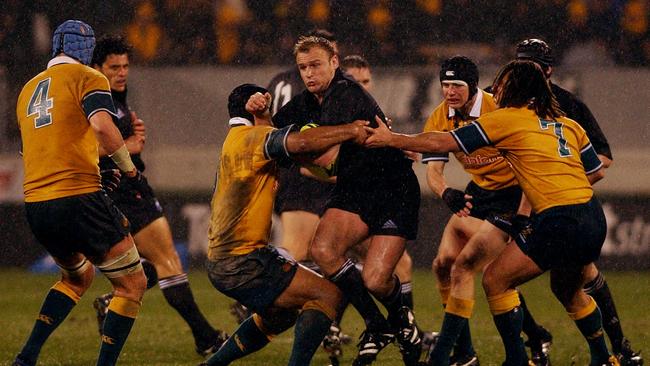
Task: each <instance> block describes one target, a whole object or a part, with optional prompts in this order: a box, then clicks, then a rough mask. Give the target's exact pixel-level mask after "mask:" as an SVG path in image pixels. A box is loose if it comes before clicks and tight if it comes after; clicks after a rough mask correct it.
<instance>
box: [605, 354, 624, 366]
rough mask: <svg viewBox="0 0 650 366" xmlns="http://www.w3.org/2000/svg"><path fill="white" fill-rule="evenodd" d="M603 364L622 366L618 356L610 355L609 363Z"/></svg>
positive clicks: (606, 365)
mask: <svg viewBox="0 0 650 366" xmlns="http://www.w3.org/2000/svg"><path fill="white" fill-rule="evenodd" d="M602 366H621V363H619V362H618V358H616V356H609V360H607V363H604V364H603V365H602Z"/></svg>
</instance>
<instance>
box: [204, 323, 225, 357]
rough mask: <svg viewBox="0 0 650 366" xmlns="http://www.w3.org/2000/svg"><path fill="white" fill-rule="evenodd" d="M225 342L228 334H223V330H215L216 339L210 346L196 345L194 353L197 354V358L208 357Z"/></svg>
mask: <svg viewBox="0 0 650 366" xmlns="http://www.w3.org/2000/svg"><path fill="white" fill-rule="evenodd" d="M227 340H228V333H226V332H224V331H223V330H218V329H217V338H215V339H214V341H213V342H212V343H211V344H208V345H197V346H196V353H198V354H199V356H202V357H208V356H210V355H212V354H213V353H217V351H218V350H219V348H221V345H223V344H224V343H225V342H226V341H227Z"/></svg>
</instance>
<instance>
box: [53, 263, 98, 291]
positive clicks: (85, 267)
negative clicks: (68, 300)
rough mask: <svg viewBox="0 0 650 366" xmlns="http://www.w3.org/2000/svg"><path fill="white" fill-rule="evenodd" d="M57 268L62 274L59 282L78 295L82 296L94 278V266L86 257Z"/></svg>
mask: <svg viewBox="0 0 650 366" xmlns="http://www.w3.org/2000/svg"><path fill="white" fill-rule="evenodd" d="M59 268H60V269H61V274H62V276H61V277H62V279H61V282H63V283H65V284H66V286H67V287H69V288H70V289H71V290H72V291H74V293H76V294H77V295H79V296H83V294H84V293H85V292H86V290H88V288H89V287H90V285H91V284H92V282H93V279H94V278H95V268H94V267H93V265H92V264H91V263H90V261H88V260H87V259H86V258H84V259H83V260H81V261H80V262H79V263H77V264H75V265H72V266H59Z"/></svg>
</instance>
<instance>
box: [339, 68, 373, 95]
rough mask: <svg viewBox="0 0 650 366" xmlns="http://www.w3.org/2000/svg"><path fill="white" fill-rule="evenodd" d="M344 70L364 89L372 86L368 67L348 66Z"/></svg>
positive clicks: (368, 89)
mask: <svg viewBox="0 0 650 366" xmlns="http://www.w3.org/2000/svg"><path fill="white" fill-rule="evenodd" d="M345 72H347V73H348V74H349V75H350V76H352V78H354V80H356V81H357V83H359V84H361V86H362V87H363V88H364V89H366V91H370V88H372V74H370V69H369V68H367V67H363V68H359V67H348V68H347V69H346V70H345Z"/></svg>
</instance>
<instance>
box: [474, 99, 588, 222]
mask: <svg viewBox="0 0 650 366" xmlns="http://www.w3.org/2000/svg"><path fill="white" fill-rule="evenodd" d="M479 123H480V125H481V126H482V128H483V129H484V130H485V133H486V134H487V137H488V138H489V139H490V140H491V141H493V142H494V143H495V146H496V147H497V148H499V149H502V150H505V156H506V159H508V161H509V162H510V163H511V164H512V169H513V171H514V172H515V175H516V176H517V180H518V181H519V183H520V185H521V187H522V189H523V190H524V192H525V193H526V195H527V196H528V199H529V200H530V201H531V203H532V205H533V209H534V211H535V212H538V213H539V212H541V211H543V210H545V209H547V208H550V207H554V206H560V205H569V204H579V203H584V202H587V201H589V199H590V198H591V196H592V195H593V191H592V188H591V184H590V183H589V181H588V179H587V177H586V174H585V166H591V165H592V164H588V162H583V161H582V156H581V153H582V152H583V151H585V150H586V148H587V147H588V146H589V145H590V142H589V139H588V138H587V135H586V133H585V131H584V130H583V129H582V127H580V125H579V124H578V123H577V122H575V121H573V120H571V119H569V118H566V117H560V118H557V119H556V120H555V121H552V120H546V119H543V118H539V117H538V116H537V115H536V114H535V112H534V111H532V110H530V109H528V108H526V107H524V108H503V109H499V110H496V111H494V112H491V113H487V114H485V115H484V116H481V118H480V119H479ZM594 156H595V155H594Z"/></svg>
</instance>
